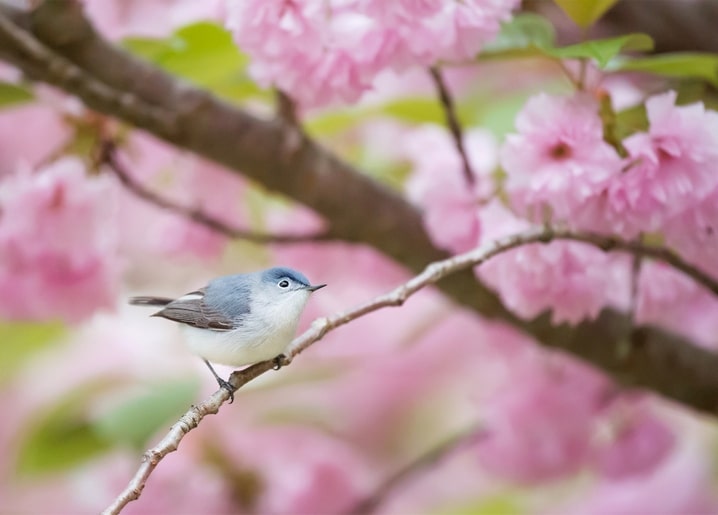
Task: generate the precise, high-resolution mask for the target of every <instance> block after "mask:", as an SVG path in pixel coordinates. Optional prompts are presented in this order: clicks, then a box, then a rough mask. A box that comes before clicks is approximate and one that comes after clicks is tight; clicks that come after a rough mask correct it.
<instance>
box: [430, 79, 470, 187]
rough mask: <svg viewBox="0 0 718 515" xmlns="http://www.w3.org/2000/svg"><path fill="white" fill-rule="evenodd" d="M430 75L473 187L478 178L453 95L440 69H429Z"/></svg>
mask: <svg viewBox="0 0 718 515" xmlns="http://www.w3.org/2000/svg"><path fill="white" fill-rule="evenodd" d="M429 74H430V75H431V79H432V80H433V81H434V86H435V87H436V92H437V94H438V95H439V100H440V101H441V106H442V107H443V108H444V115H445V116H446V125H448V127H449V131H450V132H451V136H452V137H453V139H454V144H455V145H456V150H457V152H458V153H459V157H460V158H461V164H462V166H463V171H464V180H466V184H468V185H469V186H473V185H474V183H475V182H476V176H475V175H474V171H473V169H472V168H471V163H470V162H469V156H468V154H467V153H466V148H465V147H464V135H463V131H462V129H461V123H459V117H458V116H457V114H456V106H455V105H454V100H453V99H452V98H451V93H450V92H449V88H448V86H447V85H446V82H445V81H444V77H443V76H442V75H441V71H440V70H439V68H437V67H431V68H429Z"/></svg>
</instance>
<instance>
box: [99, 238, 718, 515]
mask: <svg viewBox="0 0 718 515" xmlns="http://www.w3.org/2000/svg"><path fill="white" fill-rule="evenodd" d="M554 240H572V241H580V242H584V243H587V244H590V245H593V246H596V247H598V248H600V249H602V250H603V251H605V252H609V251H614V250H618V251H625V252H629V253H631V254H638V255H641V256H643V257H646V258H652V259H656V260H658V261H663V262H666V263H668V264H670V265H671V266H673V267H675V268H676V269H678V270H681V271H682V272H684V273H686V274H687V275H689V276H691V277H692V278H693V279H695V280H696V281H697V282H699V283H700V284H702V285H703V286H705V287H706V288H708V289H709V290H711V291H712V292H713V293H715V294H716V295H718V282H717V281H716V280H715V279H713V278H712V277H710V276H708V275H707V274H705V273H703V272H702V271H700V270H698V269H697V268H696V267H694V266H693V265H690V264H689V263H687V262H685V261H684V260H683V259H682V258H681V257H680V256H678V255H676V254H675V253H673V252H671V251H670V250H668V249H664V248H662V247H655V246H649V245H644V244H642V243H640V242H637V241H625V240H621V239H618V238H611V237H606V236H601V235H597V234H583V233H573V232H570V231H564V230H554V229H551V228H550V227H541V228H536V229H531V230H528V231H526V232H523V233H519V234H516V235H513V236H508V237H506V238H502V239H498V240H495V241H492V242H489V243H486V244H484V245H481V246H480V247H477V248H476V249H474V250H472V251H470V252H467V253H465V254H459V255H457V256H453V257H451V258H449V259H445V260H443V261H437V262H435V263H432V264H430V265H428V266H427V267H426V268H425V269H424V271H423V272H422V273H420V274H419V275H417V276H415V277H413V278H412V279H410V280H409V281H407V282H406V283H404V284H402V285H400V286H399V287H397V288H395V289H394V290H392V291H390V292H389V293H386V294H384V295H380V296H378V297H376V298H374V299H372V300H369V301H367V302H365V303H364V304H361V305H359V306H357V307H355V308H352V309H349V310H347V311H344V312H340V313H337V314H335V315H332V316H329V317H326V318H319V319H317V320H315V321H314V322H313V323H312V326H311V327H310V328H309V329H308V330H307V331H305V332H304V333H303V334H301V335H300V336H298V337H297V338H295V339H294V340H293V341H292V343H291V344H290V345H289V347H288V349H287V351H286V352H285V358H284V360H283V362H282V366H286V365H289V364H290V363H291V362H292V360H293V359H294V358H295V357H296V356H297V355H299V354H300V353H301V352H302V351H304V350H305V349H307V348H308V347H310V346H311V345H312V344H314V343H315V342H317V341H319V340H321V339H322V338H323V337H324V336H325V335H326V334H327V333H328V332H330V331H332V330H334V329H336V328H338V327H340V326H343V325H345V324H348V323H349V322H351V321H352V320H356V319H357V318H359V317H362V316H364V315H367V314H369V313H372V312H374V311H377V310H379V309H381V308H384V307H390V306H401V305H402V304H404V302H405V301H406V300H407V299H408V298H409V297H411V296H412V295H414V294H415V293H416V292H418V291H419V290H421V289H423V288H425V287H426V286H429V285H430V284H433V283H435V282H437V281H439V280H440V279H442V278H444V277H446V276H448V275H450V274H452V273H455V272H458V271H460V270H464V269H466V268H470V267H473V266H476V265H480V264H481V263H484V262H485V261H487V260H488V259H490V258H492V257H494V256H496V255H497V254H501V253H503V252H506V251H508V250H511V249H514V248H516V247H520V246H522V245H527V244H531V243H549V242H551V241H554ZM274 366H275V362H274V361H273V360H271V361H263V362H261V363H257V364H255V365H251V366H249V367H247V368H245V369H243V370H238V371H235V372H233V373H232V375H231V376H230V378H229V382H230V383H231V384H232V385H233V386H235V387H236V388H240V387H242V386H244V385H245V384H247V383H248V382H249V381H251V380H252V379H254V378H256V377H258V376H260V375H262V374H264V373H265V372H267V371H269V370H271V369H272V368H274ZM228 399H229V393H228V392H227V390H226V389H224V388H220V389H219V390H218V391H217V392H215V393H214V394H213V395H212V396H211V397H210V398H209V399H207V400H205V401H203V402H201V403H199V404H197V405H196V406H192V408H190V410H189V411H188V412H187V413H186V414H185V415H184V416H182V418H181V419H180V420H179V422H177V423H176V424H175V425H174V426H172V428H171V429H170V432H169V433H168V434H167V436H165V437H164V438H163V439H162V440H161V441H160V443H159V444H157V445H156V446H155V447H153V448H152V449H150V450H149V451H147V452H146V453H145V455H144V457H143V460H142V463H141V464H140V467H139V469H138V470H137V472H136V473H135V476H134V477H133V478H132V479H131V480H130V482H129V484H128V485H127V487H126V488H125V490H124V491H123V492H122V493H121V494H120V495H119V496H118V497H117V498H116V499H115V500H114V501H113V503H112V504H111V505H110V506H109V507H108V508H107V509H106V510H105V511H104V512H103V514H104V515H111V514H117V513H120V511H122V509H123V508H124V507H125V506H126V505H127V504H128V503H129V502H131V501H134V500H136V499H138V498H139V496H140V494H141V492H142V489H143V488H144V486H145V483H146V481H147V479H148V478H149V476H150V474H151V473H152V471H153V470H154V468H155V467H156V466H157V464H158V463H159V462H160V460H162V458H164V457H165V456H166V455H167V454H169V453H170V452H173V451H175V450H177V447H178V446H179V444H180V441H181V440H182V438H184V436H185V435H186V434H187V433H188V432H189V431H190V430H192V429H194V428H195V427H197V425H198V424H199V422H200V421H201V420H202V419H203V418H204V417H205V416H207V415H209V414H214V413H217V411H218V410H219V408H220V406H221V405H222V404H223V403H225V402H226V401H227V400H228Z"/></svg>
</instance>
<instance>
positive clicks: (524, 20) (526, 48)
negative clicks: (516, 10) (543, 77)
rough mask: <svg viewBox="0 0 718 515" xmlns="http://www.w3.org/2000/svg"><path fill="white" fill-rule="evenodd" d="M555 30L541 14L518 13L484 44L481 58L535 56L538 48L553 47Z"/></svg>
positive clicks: (538, 53)
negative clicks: (491, 39)
mask: <svg viewBox="0 0 718 515" xmlns="http://www.w3.org/2000/svg"><path fill="white" fill-rule="evenodd" d="M555 44H556V31H555V30H554V28H553V25H552V24H551V22H550V21H548V20H547V19H546V18H544V17H543V16H539V15H538V14H533V13H520V14H517V15H516V16H514V17H513V18H512V19H511V20H510V21H508V22H506V23H503V24H502V25H501V31H500V32H499V34H498V35H497V36H496V38H494V40H493V41H492V42H491V43H489V44H488V45H485V46H484V48H483V50H482V51H481V56H480V57H481V58H483V59H486V58H501V59H506V58H510V57H536V56H538V55H541V53H540V51H539V49H541V48H553V47H554V46H555Z"/></svg>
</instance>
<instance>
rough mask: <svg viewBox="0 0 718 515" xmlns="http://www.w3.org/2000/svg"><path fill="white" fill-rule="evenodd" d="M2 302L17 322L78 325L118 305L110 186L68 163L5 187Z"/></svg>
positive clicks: (0, 190)
mask: <svg viewBox="0 0 718 515" xmlns="http://www.w3.org/2000/svg"><path fill="white" fill-rule="evenodd" d="M0 203H1V204H2V218H0V255H2V259H0V292H1V293H2V295H0V296H1V297H2V298H3V299H4V300H3V302H2V305H0V311H1V312H2V315H3V316H4V317H7V318H13V319H39V320H44V319H50V318H55V317H59V318H62V319H64V320H68V321H73V322H76V321H79V320H81V319H83V318H85V317H87V316H89V315H91V314H92V313H93V312H94V311H95V310H97V309H98V308H103V307H105V308H106V307H110V306H112V305H113V304H114V295H115V292H116V288H117V281H118V274H119V261H118V258H117V254H116V246H117V241H116V235H115V232H114V231H113V230H112V226H113V223H114V219H115V218H114V217H115V210H114V202H113V193H112V190H111V187H110V182H109V181H108V180H106V179H104V178H90V177H86V176H85V172H84V167H83V165H82V163H81V162H80V161H79V160H76V159H73V158H66V159H63V160H61V161H58V162H56V163H55V164H53V165H50V166H48V167H46V168H44V169H42V170H39V171H38V172H36V173H31V172H30V171H29V170H26V169H22V170H19V171H18V172H17V173H16V174H15V175H13V176H10V177H7V178H6V179H5V180H4V181H3V182H2V184H0Z"/></svg>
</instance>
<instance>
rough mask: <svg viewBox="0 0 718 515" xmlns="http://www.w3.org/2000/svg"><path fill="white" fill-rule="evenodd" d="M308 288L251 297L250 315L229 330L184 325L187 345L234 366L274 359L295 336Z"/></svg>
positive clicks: (198, 352)
mask: <svg viewBox="0 0 718 515" xmlns="http://www.w3.org/2000/svg"><path fill="white" fill-rule="evenodd" d="M309 294H310V292H309V291H307V290H295V291H291V292H286V293H282V294H281V295H280V296H278V297H277V296H274V297H272V298H264V297H263V296H261V295H258V296H256V297H255V298H253V299H252V304H251V305H250V315H249V316H247V317H246V318H245V319H244V321H243V323H242V326H241V327H239V328H237V329H234V330H232V331H211V330H208V329H198V328H196V327H192V326H188V325H183V326H182V331H183V333H184V336H185V342H186V344H187V347H188V348H189V349H190V351H192V352H193V353H195V354H197V355H199V356H201V357H202V358H205V359H206V360H208V361H211V362H212V363H219V364H222V365H230V366H234V367H238V366H243V365H250V364H252V363H257V362H259V361H265V360H269V359H273V358H276V357H277V356H279V355H280V354H282V353H283V352H284V351H285V350H286V349H287V346H288V345H289V343H291V341H292V339H293V338H294V334H295V332H296V330H297V323H298V322H299V315H300V314H301V312H302V310H303V309H304V305H305V304H306V303H307V300H308V299H309Z"/></svg>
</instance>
